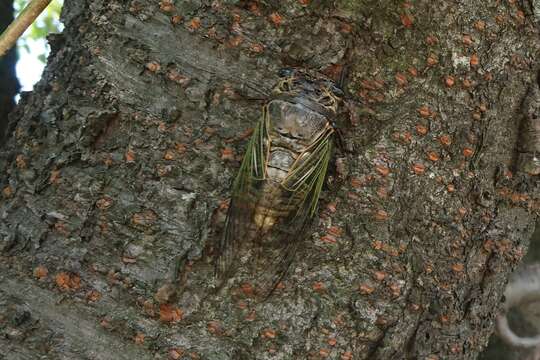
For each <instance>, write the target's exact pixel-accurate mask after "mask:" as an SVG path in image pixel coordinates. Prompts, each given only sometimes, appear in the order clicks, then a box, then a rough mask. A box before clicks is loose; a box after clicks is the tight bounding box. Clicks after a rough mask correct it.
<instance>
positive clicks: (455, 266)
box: [452, 263, 465, 273]
mask: <svg viewBox="0 0 540 360" xmlns="http://www.w3.org/2000/svg"><path fill="white" fill-rule="evenodd" d="M464 268H465V267H464V266H463V264H462V263H455V264H452V271H454V272H457V273H460V272H462V271H463V269H464Z"/></svg>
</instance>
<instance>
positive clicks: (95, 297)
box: [86, 290, 101, 302]
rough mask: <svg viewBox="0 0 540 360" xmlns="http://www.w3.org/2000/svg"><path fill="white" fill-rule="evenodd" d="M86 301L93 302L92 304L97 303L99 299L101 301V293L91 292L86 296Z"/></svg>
mask: <svg viewBox="0 0 540 360" xmlns="http://www.w3.org/2000/svg"><path fill="white" fill-rule="evenodd" d="M86 299H87V300H88V301H91V302H96V301H98V300H99V299H101V293H100V292H99V291H97V290H90V291H89V292H88V293H87V294H86Z"/></svg>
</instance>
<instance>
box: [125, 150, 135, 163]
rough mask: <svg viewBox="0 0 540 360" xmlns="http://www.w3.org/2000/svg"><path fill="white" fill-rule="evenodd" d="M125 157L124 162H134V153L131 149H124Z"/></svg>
mask: <svg viewBox="0 0 540 360" xmlns="http://www.w3.org/2000/svg"><path fill="white" fill-rule="evenodd" d="M125 158H126V162H128V163H132V162H135V153H134V152H133V150H128V151H126V154H125Z"/></svg>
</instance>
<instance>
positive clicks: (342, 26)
mask: <svg viewBox="0 0 540 360" xmlns="http://www.w3.org/2000/svg"><path fill="white" fill-rule="evenodd" d="M62 17H63V22H64V24H65V30H64V33H63V34H62V35H56V36H54V37H51V39H50V40H51V42H52V44H51V45H52V52H51V56H50V57H49V63H48V65H47V68H46V70H45V72H44V75H43V79H42V80H41V82H40V83H39V84H38V86H37V87H36V90H35V92H34V93H32V94H31V95H29V96H25V97H23V99H22V101H21V105H19V106H18V107H17V109H16V112H15V116H14V123H13V124H12V129H13V131H12V132H11V133H10V139H9V142H8V143H7V144H6V146H5V147H4V148H3V152H2V155H1V157H0V166H1V167H2V168H4V169H6V172H5V173H4V174H3V175H2V176H1V178H0V182H1V183H0V184H1V186H2V194H3V200H2V202H1V203H0V216H1V222H0V234H1V236H0V250H1V251H2V257H1V259H0V267H1V269H2V271H1V272H0V284H1V285H0V331H2V334H3V335H4V336H2V337H0V345H1V347H0V348H2V349H5V350H3V351H6V354H9V355H10V356H11V357H10V358H13V359H26V358H29V357H31V356H34V355H36V354H39V355H42V356H46V357H47V358H65V359H75V358H77V359H78V358H88V359H134V358H136V359H150V358H167V357H169V358H171V359H180V358H185V359H189V358H200V359H304V358H310V359H319V358H330V359H353V358H354V359H474V358H476V356H477V354H478V353H479V352H480V351H481V349H482V348H483V347H484V346H485V345H486V343H487V341H488V337H489V335H490V333H491V331H492V328H493V320H494V317H495V315H496V312H497V309H498V307H499V303H500V301H501V296H502V292H503V290H504V284H505V281H506V278H507V276H508V273H509V272H510V271H512V269H514V268H515V266H516V265H517V264H518V263H519V261H520V259H521V258H522V256H523V255H524V254H525V253H526V251H527V247H528V240H527V239H529V238H530V235H531V233H532V231H533V228H534V220H535V217H536V216H537V215H538V209H539V198H538V197H539V192H538V176H532V175H529V174H527V173H525V172H521V171H519V170H520V169H519V168H516V164H517V159H518V158H519V156H520V153H519V152H520V151H522V150H520V149H529V148H530V147H523V146H521V145H523V144H521V143H520V141H521V140H520V139H522V136H521V135H520V134H521V132H522V130H523V129H522V128H523V126H522V125H521V124H522V123H523V120H524V117H525V116H530V113H527V112H526V111H524V110H523V108H522V104H523V103H524V102H523V100H524V98H525V97H526V96H533V95H531V94H537V93H538V92H537V91H535V90H534V89H535V87H538V83H537V74H536V66H537V59H538V55H539V42H538V29H537V28H536V22H535V18H534V13H533V11H532V10H531V8H530V7H529V6H525V5H522V4H521V3H520V2H517V1H504V2H501V1H490V2H487V3H486V2H484V1H480V0H468V1H449V0H445V1H439V2H437V3H436V4H435V3H433V2H432V1H419V2H414V3H413V2H394V1H346V0H339V1H322V0H319V1H317V0H312V1H309V0H299V1H296V0H294V1H293V0H290V1H235V0H227V1H226V0H223V1H219V0H216V1H212V2H211V1H204V0H203V1H201V0H192V1H182V2H176V3H175V4H173V3H171V2H168V1H166V0H162V1H161V2H160V3H159V4H157V3H156V2H150V1H145V0H134V1H132V2H130V3H124V2H119V1H114V0H112V1H100V0H95V1H85V0H73V1H69V2H66V3H65V7H64V9H63V15H62ZM286 66H300V67H303V68H307V69H311V70H314V71H318V72H321V73H325V74H327V75H328V76H333V77H335V78H338V77H339V74H340V73H341V71H342V70H343V68H344V67H345V68H347V69H348V71H347V73H348V76H347V79H348V81H347V82H346V92H347V98H348V101H347V105H346V106H344V107H346V108H347V109H348V111H347V113H348V115H347V116H345V117H344V119H341V120H340V121H339V124H340V127H341V129H342V132H343V134H344V138H345V142H346V143H348V144H350V145H351V148H352V149H353V150H352V151H351V152H344V151H341V152H338V154H336V156H341V157H342V158H344V159H343V161H341V160H340V163H339V166H337V165H336V168H339V171H335V172H334V174H332V176H331V177H330V178H329V180H328V187H327V189H326V190H325V191H324V194H323V198H322V200H321V204H320V211H319V214H318V218H319V221H318V224H317V225H316V226H315V227H314V228H313V229H312V232H313V234H312V235H311V236H308V241H306V242H305V243H304V244H303V246H302V247H301V249H300V250H299V252H298V254H297V256H296V258H295V261H294V262H293V265H292V267H291V271H290V272H289V274H288V275H287V277H286V278H285V279H284V281H283V286H282V287H280V288H278V289H276V291H275V292H274V294H273V295H272V296H270V297H269V298H268V299H267V300H265V301H259V300H258V299H257V296H255V295H256V294H257V283H255V282H254V281H253V278H254V276H253V274H250V273H249V272H248V271H247V270H242V269H240V271H238V273H236V275H235V276H234V277H233V278H232V279H230V281H229V282H228V283H227V285H226V286H225V287H224V288H223V289H221V291H215V287H216V283H215V280H214V278H213V267H212V264H211V260H210V257H209V256H206V253H207V251H206V250H207V249H209V248H210V247H211V246H210V244H211V243H212V241H213V239H214V238H215V237H216V236H218V234H219V228H220V226H222V220H223V219H222V218H223V216H222V215H223V214H222V210H221V209H223V208H224V207H225V206H224V203H225V201H226V200H227V199H228V198H229V196H230V191H229V188H230V184H231V179H232V178H233V176H234V174H235V172H236V171H237V169H238V166H239V160H240V159H241V156H242V151H243V149H244V148H245V145H246V140H245V139H246V136H247V135H246V134H248V132H249V129H251V128H252V127H253V126H254V124H255V122H256V121H257V119H258V116H259V114H260V108H261V104H262V103H263V101H264V99H265V98H267V97H268V95H269V93H270V90H271V88H272V86H273V84H274V83H275V81H276V80H277V71H278V70H279V69H280V68H283V67H286ZM531 89H532V90H531ZM527 94H529V95H527ZM528 103H530V101H529V102H528ZM533 114H534V111H533ZM533 120H534V119H532V118H528V121H529V122H527V123H530V122H531V121H533ZM231 154H232V155H231ZM343 164H344V165H345V166H342V165H343ZM344 168H345V169H344ZM343 177H345V181H340V180H339V179H340V178H343ZM246 246H251V245H250V244H246ZM257 271H265V269H257ZM254 294H255V295H254Z"/></svg>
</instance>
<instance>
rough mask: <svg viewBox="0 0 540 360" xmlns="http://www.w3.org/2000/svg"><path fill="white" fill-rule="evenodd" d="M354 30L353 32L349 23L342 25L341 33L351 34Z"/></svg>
mask: <svg viewBox="0 0 540 360" xmlns="http://www.w3.org/2000/svg"><path fill="white" fill-rule="evenodd" d="M352 30H353V27H352V26H351V25H350V24H347V23H341V26H340V27H339V31H341V32H342V33H345V34H350V33H351V32H352Z"/></svg>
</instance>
